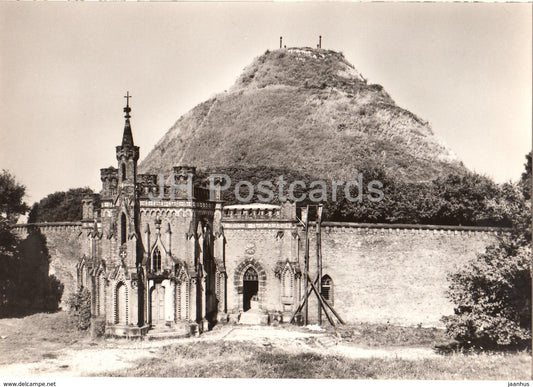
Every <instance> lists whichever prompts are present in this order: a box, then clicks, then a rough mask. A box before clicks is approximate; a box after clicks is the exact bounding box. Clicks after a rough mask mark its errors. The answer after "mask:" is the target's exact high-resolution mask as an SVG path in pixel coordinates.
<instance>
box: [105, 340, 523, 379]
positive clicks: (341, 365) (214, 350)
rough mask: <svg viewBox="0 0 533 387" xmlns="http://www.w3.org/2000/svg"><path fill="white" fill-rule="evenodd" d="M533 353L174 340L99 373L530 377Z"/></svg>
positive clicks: (412, 377) (239, 376) (415, 377)
mask: <svg viewBox="0 0 533 387" xmlns="http://www.w3.org/2000/svg"><path fill="white" fill-rule="evenodd" d="M530 366H531V357H530V356H529V355H528V354H526V353H519V354H505V355H503V354H492V355H491V354H478V355H462V354H454V355H448V356H442V357H440V358H437V359H433V358H432V359H421V360H405V359H380V358H369V359H347V358H345V357H342V356H327V355H319V354H316V353H305V352H304V353H299V354H294V353H287V352H286V351H284V350H282V349H269V348H260V347H258V346H257V345H254V344H253V343H223V342H222V343H221V342H209V343H198V344H195V345H179V344H177V345H171V346H168V347H165V348H162V349H161V350H160V351H159V352H158V354H157V355H156V357H154V358H150V359H142V360H141V361H139V362H138V364H137V365H136V366H135V367H132V368H131V369H126V370H123V371H119V372H113V373H106V374H102V375H100V376H135V377H202V378H212V377H217V378H311V379H321V378H338V379H528V378H529V377H530V371H529V370H530Z"/></svg>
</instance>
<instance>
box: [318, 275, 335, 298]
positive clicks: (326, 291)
mask: <svg viewBox="0 0 533 387" xmlns="http://www.w3.org/2000/svg"><path fill="white" fill-rule="evenodd" d="M321 286H322V291H321V293H320V294H322V297H323V298H324V299H325V300H326V301H327V302H328V303H329V304H330V305H333V281H332V280H331V277H330V276H329V275H327V274H326V275H325V276H323V277H322V281H321Z"/></svg>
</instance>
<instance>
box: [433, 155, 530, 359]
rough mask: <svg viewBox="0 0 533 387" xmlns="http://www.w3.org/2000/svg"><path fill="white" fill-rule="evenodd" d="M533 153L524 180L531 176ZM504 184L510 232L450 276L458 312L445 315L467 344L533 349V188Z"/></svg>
mask: <svg viewBox="0 0 533 387" xmlns="http://www.w3.org/2000/svg"><path fill="white" fill-rule="evenodd" d="M530 160H531V154H530V155H528V163H527V164H526V171H525V173H524V175H523V176H522V181H523V182H524V181H525V182H526V183H525V185H524V184H523V185H524V186H526V185H527V182H528V181H529V182H531V162H530ZM504 188H505V191H506V194H505V196H506V197H507V200H506V203H504V204H503V205H501V204H497V206H496V207H499V210H498V211H497V212H500V213H503V214H504V215H505V217H507V218H508V219H509V221H510V222H511V224H512V229H511V231H510V232H509V233H508V234H505V235H504V236H502V237H500V240H499V241H498V243H497V244H496V245H494V246H490V247H488V248H487V249H486V250H485V253H484V254H480V255H479V256H478V257H477V259H476V260H474V261H472V262H471V263H470V264H469V265H467V266H466V267H465V268H463V269H462V270H460V271H459V272H457V273H455V274H452V275H451V276H450V278H449V279H450V282H451V285H450V288H449V292H448V294H449V297H450V299H451V301H452V302H454V303H455V305H456V308H455V314H454V315H452V316H445V317H443V321H444V322H445V324H446V330H447V332H448V334H449V335H451V336H453V337H455V339H456V340H458V341H459V343H460V345H461V346H462V347H466V348H468V347H473V348H483V349H511V348H512V349H522V348H529V349H531V276H532V272H531V270H532V269H531V203H530V201H529V198H530V191H527V190H522V193H521V194H520V193H519V190H517V189H516V188H517V187H515V186H512V185H507V186H506V187H504Z"/></svg>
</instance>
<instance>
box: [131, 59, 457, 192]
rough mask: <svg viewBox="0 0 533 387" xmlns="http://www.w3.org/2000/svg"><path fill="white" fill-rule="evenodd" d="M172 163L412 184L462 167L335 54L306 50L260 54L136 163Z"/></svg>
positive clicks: (150, 167) (421, 124)
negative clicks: (376, 176)
mask: <svg viewBox="0 0 533 387" xmlns="http://www.w3.org/2000/svg"><path fill="white" fill-rule="evenodd" d="M174 165H193V166H196V167H198V168H199V170H204V171H215V170H216V169H217V167H226V168H227V167H232V168H240V167H242V168H250V167H253V168H261V167H263V166H264V167H268V168H278V169H279V168H281V169H283V170H290V171H294V172H295V173H302V174H306V175H308V176H313V177H316V178H328V179H329V178H337V179H346V180H348V179H351V178H353V176H355V175H356V173H357V171H358V170H360V169H361V168H363V167H365V168H369V167H370V168H374V167H375V168H380V169H381V170H383V171H385V173H387V174H391V175H394V176H397V177H399V178H400V179H402V180H404V181H413V182H416V181H425V180H430V179H433V178H435V177H437V176H440V175H443V174H448V173H452V172H463V171H466V169H465V167H464V166H463V164H462V163H461V162H460V161H459V160H458V159H457V158H456V156H455V155H454V154H453V152H452V151H450V150H449V149H447V148H446V147H445V146H444V145H443V144H442V143H441V142H440V141H439V140H438V139H437V138H436V137H435V136H434V134H433V132H432V130H431V127H430V126H429V124H428V122H426V121H424V120H422V119H421V118H419V117H417V116H416V115H415V114H413V113H411V112H409V111H408V110H406V109H403V108H401V107H399V106H397V105H396V104H395V102H394V100H393V99H392V98H391V97H390V96H389V94H388V93H387V92H386V91H385V90H384V88H383V87H382V86H380V85H377V84H368V83H367V81H366V79H365V78H364V77H363V76H362V75H361V74H360V73H359V72H358V71H357V70H356V69H355V68H354V66H353V65H352V64H350V63H349V62H348V61H347V60H346V59H345V58H344V55H343V54H342V53H339V52H335V51H331V50H324V49H312V48H288V49H280V50H275V51H266V52H265V53H264V54H263V55H261V56H260V57H258V58H256V59H255V60H254V61H253V63H252V64H251V65H249V66H248V67H247V68H245V69H244V71H243V73H242V74H241V75H240V76H239V78H238V79H237V81H236V82H235V84H234V85H233V86H232V87H231V89H230V90H228V91H227V92H224V93H221V94H218V95H216V96H215V97H214V98H211V99H209V100H207V101H205V102H203V103H200V104H199V105H197V106H196V107H195V108H193V109H192V110H191V111H189V112H188V113H186V114H185V115H183V116H182V117H181V118H179V119H178V121H177V122H176V123H175V124H174V125H173V126H172V127H171V128H170V129H169V130H168V132H167V133H166V134H165V135H164V136H163V138H162V139H161V140H160V141H159V142H158V143H157V145H156V146H155V147H154V149H153V150H152V151H151V152H150V153H149V154H148V155H147V156H146V158H145V159H144V160H143V161H142V163H141V164H140V166H139V168H140V171H141V173H148V172H149V173H165V174H168V173H170V172H171V170H172V167H173V166H174Z"/></svg>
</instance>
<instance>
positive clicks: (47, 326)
mask: <svg viewBox="0 0 533 387" xmlns="http://www.w3.org/2000/svg"><path fill="white" fill-rule="evenodd" d="M0 336H3V337H5V338H4V339H1V340H0V346H1V349H2V350H1V351H0V365H2V364H13V363H29V362H35V361H39V360H42V359H47V358H48V359H50V358H54V357H56V356H57V355H56V354H55V351H57V350H61V349H63V348H65V347H67V346H71V345H75V344H78V343H80V342H81V341H83V340H84V339H86V336H87V335H86V334H84V333H81V332H79V331H76V330H75V329H74V328H73V327H72V325H71V324H69V322H68V318H67V313H66V312H64V311H61V312H56V313H36V314H33V315H31V316H27V317H22V318H10V319H0Z"/></svg>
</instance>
